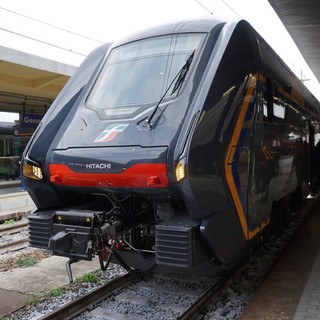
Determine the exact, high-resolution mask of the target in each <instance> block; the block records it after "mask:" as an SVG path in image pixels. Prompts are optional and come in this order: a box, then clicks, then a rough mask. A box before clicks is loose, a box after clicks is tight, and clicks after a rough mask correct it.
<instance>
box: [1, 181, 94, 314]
mask: <svg viewBox="0 0 320 320" xmlns="http://www.w3.org/2000/svg"><path fill="white" fill-rule="evenodd" d="M10 183H11V184H12V182H11V181H10ZM2 187H3V184H2ZM7 187H8V186H5V188H7ZM8 188H11V190H13V191H16V190H15V189H14V188H18V190H19V188H20V186H19V185H18V186H17V187H14V188H13V187H12V186H9V187H8ZM34 208H35V205H34V203H33V202H32V200H31V198H30V197H29V195H28V193H27V192H21V191H18V192H13V193H2V194H0V223H1V222H3V221H5V220H8V219H13V218H15V217H18V216H21V215H26V214H27V213H28V212H29V211H30V210H33V209H34ZM0 231H1V230H0ZM3 259H4V256H3V255H0V264H1V263H2V261H3ZM67 260H68V259H67V258H64V257H58V256H50V257H48V258H45V259H43V260H41V261H40V262H39V263H37V264H36V265H35V266H33V267H28V268H15V269H12V270H9V271H1V272H0V318H2V317H5V316H6V315H8V314H10V313H12V312H14V311H16V310H18V309H20V308H22V307H23V306H25V305H26V304H27V303H28V301H29V300H32V299H33V298H34V296H42V295H43V294H45V293H46V292H48V291H50V290H53V289H56V288H58V287H61V286H64V285H66V284H68V283H69V280H68V276H67V272H66V267H65V265H66V262H67ZM99 268H100V266H99V261H98V259H97V258H95V259H93V260H92V261H81V262H78V263H75V264H73V265H72V271H73V276H74V279H76V278H77V277H80V276H82V275H84V274H86V273H88V272H92V271H95V270H98V269H99Z"/></svg>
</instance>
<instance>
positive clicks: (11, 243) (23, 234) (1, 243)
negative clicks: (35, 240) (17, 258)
mask: <svg viewBox="0 0 320 320" xmlns="http://www.w3.org/2000/svg"><path fill="white" fill-rule="evenodd" d="M27 229H28V223H27V222H25V221H22V222H18V223H14V224H8V225H1V227H0V254H3V253H5V252H9V251H16V250H20V249H23V248H26V247H27V246H28V241H29V239H28V234H27Z"/></svg>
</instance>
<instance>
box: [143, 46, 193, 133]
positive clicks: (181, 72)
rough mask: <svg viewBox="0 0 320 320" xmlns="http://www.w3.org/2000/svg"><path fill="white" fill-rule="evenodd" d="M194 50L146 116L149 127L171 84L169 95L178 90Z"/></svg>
mask: <svg viewBox="0 0 320 320" xmlns="http://www.w3.org/2000/svg"><path fill="white" fill-rule="evenodd" d="M194 53H195V50H193V52H192V53H191V54H190V56H189V58H188V59H187V61H186V63H185V64H184V65H183V66H182V68H181V69H180V70H179V72H178V73H177V74H176V76H175V77H174V78H173V80H172V81H171V82H170V84H169V86H168V88H167V90H166V91H165V92H164V94H163V95H162V97H161V98H160V100H159V101H158V103H157V105H156V106H155V108H154V109H153V111H152V113H151V115H150V116H149V117H148V118H147V120H146V122H147V124H148V126H149V128H151V127H152V123H151V120H152V119H153V117H154V115H155V114H156V112H157V110H158V109H159V106H160V104H161V102H162V101H163V99H164V98H165V97H166V95H167V93H168V91H169V90H170V88H171V86H172V85H173V84H174V87H173V89H172V92H171V95H173V94H174V93H175V92H176V91H179V90H180V89H181V86H182V84H183V82H184V80H185V78H186V76H187V73H188V71H189V68H190V65H191V63H192V60H193V57H194Z"/></svg>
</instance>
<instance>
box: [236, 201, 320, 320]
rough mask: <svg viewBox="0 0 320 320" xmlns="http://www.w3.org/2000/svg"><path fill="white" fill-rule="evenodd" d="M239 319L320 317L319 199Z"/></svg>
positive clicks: (312, 319) (318, 319)
mask: <svg viewBox="0 0 320 320" xmlns="http://www.w3.org/2000/svg"><path fill="white" fill-rule="evenodd" d="M239 320H320V201H317V204H316V205H315V206H314V207H313V208H312V210H311V213H310V215H309V217H308V218H307V220H306V221H305V222H304V223H303V225H302V227H301V229H300V230H299V231H298V233H297V234H296V236H295V237H294V239H293V241H292V243H291V244H290V246H289V247H288V248H287V249H286V250H285V252H284V253H283V255H282V257H281V258H280V260H279V261H278V263H277V264H276V265H275V267H274V268H273V270H272V271H271V273H270V274H269V276H268V277H267V278H266V280H265V281H264V283H263V284H262V285H261V286H260V288H259V289H258V291H257V292H256V294H255V295H254V297H253V299H252V300H251V302H250V303H249V304H248V306H247V307H246V309H245V310H244V312H243V314H242V315H241V317H240V318H239Z"/></svg>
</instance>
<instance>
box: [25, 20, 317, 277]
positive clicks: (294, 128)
mask: <svg viewBox="0 0 320 320" xmlns="http://www.w3.org/2000/svg"><path fill="white" fill-rule="evenodd" d="M319 108H320V105H319V102H318V101H317V100H316V99H315V97H314V96H313V95H312V94H311V93H310V92H309V91H308V90H307V89H306V87H305V86H304V85H303V83H302V82H301V81H300V80H299V79H298V78H297V77H296V76H295V75H294V74H293V73H292V72H291V71H290V69H289V68H288V67H287V66H286V64H285V63H284V62H283V61H282V60H281V59H280V58H279V56H277V55H276V53H275V52H274V51H273V50H272V49H271V47H270V46H269V45H268V44H267V43H266V41H264V39H263V38H262V37H261V36H259V34H258V33H257V32H256V31H255V30H254V29H253V28H252V27H251V26H250V24H249V23H248V22H246V21H244V20H240V21H235V22H223V21H219V20H215V19H198V20H190V21H182V22H179V23H172V24H167V25H164V26H159V27H155V28H151V29H149V30H145V31H142V32H140V33H137V34H135V35H132V36H130V37H128V38H126V39H124V40H122V41H119V42H117V43H113V44H105V45H103V46H101V47H99V48H98V49H96V50H95V51H93V52H92V53H91V54H90V55H89V56H88V57H87V58H86V59H85V61H84V62H83V63H82V65H81V66H80V67H79V68H78V70H77V72H76V73H75V74H74V75H73V76H72V78H71V79H70V80H69V82H68V83H67V85H66V86H65V87H64V89H63V90H62V92H61V93H60V94H59V96H58V97H57V98H56V100H55V102H54V104H53V105H52V106H51V108H50V109H49V110H48V112H47V113H46V115H45V117H44V118H43V120H42V121H41V123H40V125H39V126H38V128H37V130H36V132H35V133H34V135H33V137H32V138H31V140H30V142H29V144H28V146H27V148H26V150H25V152H24V155H23V165H22V173H23V176H24V182H25V185H26V188H27V190H28V192H29V194H30V196H31V198H32V199H33V201H34V203H35V204H36V207H37V209H36V210H35V211H34V212H32V213H31V214H30V215H29V238H30V245H31V246H33V247H38V248H49V249H50V250H51V251H52V253H53V254H54V255H59V256H65V257H69V258H70V260H69V262H68V264H67V270H68V272H69V277H70V273H71V272H70V271H71V269H70V264H71V263H73V262H75V261H78V260H91V259H92V258H93V257H94V256H98V257H99V260H100V265H101V268H102V269H103V270H105V269H106V268H107V266H108V264H109V262H110V261H112V262H115V263H118V264H121V265H122V266H124V267H125V268H126V269H128V270H135V271H137V272H147V271H151V270H152V271H154V272H177V273H190V274H213V273H215V272H216V271H217V270H218V269H221V268H227V269H228V268H231V267H232V266H233V265H235V263H237V262H238V261H239V260H240V259H241V258H242V257H243V256H244V255H245V254H246V253H247V252H248V250H249V249H250V248H251V247H252V246H253V244H255V243H256V242H257V241H260V240H261V238H262V236H263V235H265V234H266V233H267V232H269V229H270V225H271V224H272V222H273V221H276V220H277V219H278V218H279V217H278V216H277V215H281V214H282V213H279V210H275V208H279V207H280V206H279V204H281V203H287V202H288V201H290V199H293V200H295V202H297V200H302V199H303V198H305V197H306V196H307V195H308V193H309V191H310V181H311V176H312V171H310V170H311V168H310V154H311V151H312V150H313V147H314V144H315V136H316V134H317V133H318V131H319V119H320V118H319ZM70 279H71V280H72V276H71V277H70Z"/></svg>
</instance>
